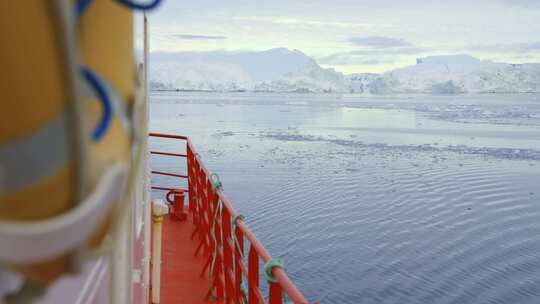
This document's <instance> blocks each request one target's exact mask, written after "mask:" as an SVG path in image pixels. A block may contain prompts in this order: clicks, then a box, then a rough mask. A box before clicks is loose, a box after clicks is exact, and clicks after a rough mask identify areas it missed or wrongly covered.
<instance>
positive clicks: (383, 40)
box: [349, 36, 412, 48]
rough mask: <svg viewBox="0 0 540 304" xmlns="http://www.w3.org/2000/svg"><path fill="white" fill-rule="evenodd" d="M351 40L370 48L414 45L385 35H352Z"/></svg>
mask: <svg viewBox="0 0 540 304" xmlns="http://www.w3.org/2000/svg"><path fill="white" fill-rule="evenodd" d="M349 42H351V43H352V44H354V45H358V46H363V47H370V48H394V47H408V46H412V44H411V43H409V42H407V41H405V40H403V39H399V38H392V37H383V36H368V37H352V38H349Z"/></svg>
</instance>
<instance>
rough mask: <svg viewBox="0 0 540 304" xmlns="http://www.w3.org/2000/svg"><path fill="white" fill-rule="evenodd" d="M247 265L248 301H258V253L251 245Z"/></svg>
mask: <svg viewBox="0 0 540 304" xmlns="http://www.w3.org/2000/svg"><path fill="white" fill-rule="evenodd" d="M248 265H249V266H248V280H249V282H248V283H249V285H248V289H249V292H248V303H258V301H259V300H258V299H257V294H256V292H257V289H259V255H258V254H257V250H256V249H255V247H253V245H251V246H250V247H249V256H248Z"/></svg>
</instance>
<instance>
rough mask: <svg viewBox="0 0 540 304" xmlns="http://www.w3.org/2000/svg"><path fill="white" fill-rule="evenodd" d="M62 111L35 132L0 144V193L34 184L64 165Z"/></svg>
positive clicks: (64, 150) (65, 153)
mask: <svg viewBox="0 0 540 304" xmlns="http://www.w3.org/2000/svg"><path fill="white" fill-rule="evenodd" d="M66 127H67V124H66V117H65V114H64V113H63V114H61V115H59V116H58V117H57V118H55V119H54V120H52V121H50V122H49V123H48V124H47V125H45V126H44V127H42V128H41V129H39V130H38V131H37V132H36V133H34V134H32V135H30V136H27V137H24V138H21V139H17V140H15V141H12V142H9V143H4V144H0V193H9V192H15V191H18V190H21V189H23V188H24V187H27V186H30V185H33V184H36V183H37V182H39V181H41V180H43V179H45V178H47V177H48V176H50V175H51V174H53V173H55V172H56V171H57V170H58V169H60V168H61V167H62V166H64V165H65V164H66V161H67V159H68V158H69V146H68V142H67V140H68V138H67V130H66Z"/></svg>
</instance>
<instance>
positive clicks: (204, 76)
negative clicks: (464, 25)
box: [150, 48, 540, 94]
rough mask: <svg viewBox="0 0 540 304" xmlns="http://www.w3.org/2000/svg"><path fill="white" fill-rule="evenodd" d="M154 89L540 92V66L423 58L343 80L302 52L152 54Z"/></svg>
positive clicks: (455, 57) (456, 57) (460, 57)
mask: <svg viewBox="0 0 540 304" xmlns="http://www.w3.org/2000/svg"><path fill="white" fill-rule="evenodd" d="M150 60H151V64H150V79H151V87H152V88H153V89H180V90H208V91H239V90H241V91H243V90H246V91H272V92H343V93H348V92H355V93H371V94H395V93H432V94H456V93H484V92H486V93H487V92H491V93H507V92H540V64H535V63H530V64H507V63H496V62H492V61H482V60H479V59H477V58H474V57H471V56H469V55H448V56H431V57H425V58H418V59H417V63H416V65H413V66H408V67H405V68H401V69H396V70H393V71H389V72H386V73H383V74H368V73H366V74H351V75H343V74H342V73H340V72H336V71H335V70H333V69H324V68H322V67H320V66H319V65H318V64H317V62H316V61H315V60H314V59H313V58H311V57H309V56H307V55H305V54H304V53H302V52H300V51H298V50H293V51H291V50H288V49H284V48H279V49H271V50H267V51H262V52H229V51H211V52H179V53H163V52H153V53H151V54H150Z"/></svg>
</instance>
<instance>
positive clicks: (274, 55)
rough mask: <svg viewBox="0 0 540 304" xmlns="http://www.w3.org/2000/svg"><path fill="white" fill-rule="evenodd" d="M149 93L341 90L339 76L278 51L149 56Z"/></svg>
mask: <svg viewBox="0 0 540 304" xmlns="http://www.w3.org/2000/svg"><path fill="white" fill-rule="evenodd" d="M150 62H151V64H150V79H151V80H152V81H151V85H152V88H154V89H164V88H176V89H182V90H210V91H234V90H250V91H279V92H290V91H308V92H325V91H340V92H341V91H346V90H347V87H346V85H345V78H344V76H343V74H341V73H338V72H336V71H334V70H333V69H323V68H321V67H320V66H319V65H318V64H317V62H315V60H314V59H313V58H311V57H308V56H306V55H305V54H304V53H302V52H300V51H298V50H294V51H290V50H288V49H284V48H279V49H271V50H267V51H262V52H228V51H211V52H197V53H195V52H179V53H162V52H153V53H151V55H150Z"/></svg>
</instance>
